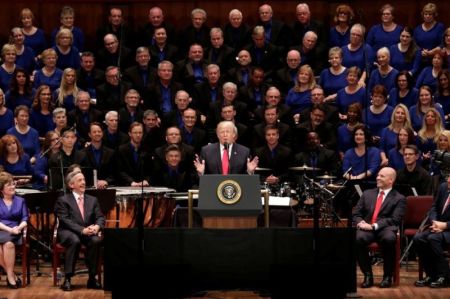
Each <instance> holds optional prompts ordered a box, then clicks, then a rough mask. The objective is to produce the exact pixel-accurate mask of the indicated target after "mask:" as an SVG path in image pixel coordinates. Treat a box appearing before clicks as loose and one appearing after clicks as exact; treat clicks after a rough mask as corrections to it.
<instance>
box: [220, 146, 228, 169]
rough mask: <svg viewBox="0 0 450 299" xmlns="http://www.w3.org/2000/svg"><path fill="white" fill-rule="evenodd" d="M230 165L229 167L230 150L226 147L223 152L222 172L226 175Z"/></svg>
mask: <svg viewBox="0 0 450 299" xmlns="http://www.w3.org/2000/svg"><path fill="white" fill-rule="evenodd" d="M228 167H229V161H228V150H227V149H226V148H224V149H223V153H222V174H225V175H227V174H228Z"/></svg>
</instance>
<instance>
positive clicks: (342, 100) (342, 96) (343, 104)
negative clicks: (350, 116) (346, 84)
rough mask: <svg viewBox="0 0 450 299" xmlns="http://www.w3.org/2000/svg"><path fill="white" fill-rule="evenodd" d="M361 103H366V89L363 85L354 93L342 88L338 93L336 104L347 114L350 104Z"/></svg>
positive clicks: (363, 105)
mask: <svg viewBox="0 0 450 299" xmlns="http://www.w3.org/2000/svg"><path fill="white" fill-rule="evenodd" d="M353 103H360V104H361V106H362V107H365V105H366V89H365V88H364V87H361V88H360V89H358V91H356V92H355V93H353V94H349V93H347V92H346V91H345V88H342V89H341V90H339V91H338V93H337V95H336V106H337V108H338V110H339V113H342V114H347V109H348V106H349V105H350V104H353Z"/></svg>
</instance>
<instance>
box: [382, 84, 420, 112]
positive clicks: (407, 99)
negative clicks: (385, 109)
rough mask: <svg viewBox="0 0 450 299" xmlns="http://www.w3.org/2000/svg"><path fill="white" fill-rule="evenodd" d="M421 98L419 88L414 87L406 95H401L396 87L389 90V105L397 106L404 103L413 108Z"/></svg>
mask: <svg viewBox="0 0 450 299" xmlns="http://www.w3.org/2000/svg"><path fill="white" fill-rule="evenodd" d="M418 99H419V91H418V90H417V88H415V87H413V88H411V89H410V90H409V92H408V93H407V94H406V96H404V97H400V96H399V94H398V90H397V88H396V87H394V88H392V89H391V91H390V92H389V102H388V105H389V106H391V107H395V106H397V105H398V104H404V105H405V106H406V107H408V108H411V107H412V106H414V105H415V104H416V103H417V100H418Z"/></svg>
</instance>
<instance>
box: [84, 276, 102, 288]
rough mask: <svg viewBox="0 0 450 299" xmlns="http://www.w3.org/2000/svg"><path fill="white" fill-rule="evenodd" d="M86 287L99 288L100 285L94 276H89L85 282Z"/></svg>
mask: <svg viewBox="0 0 450 299" xmlns="http://www.w3.org/2000/svg"><path fill="white" fill-rule="evenodd" d="M87 288H88V289H94V290H101V289H102V285H101V284H100V283H99V282H98V281H97V279H95V278H89V280H88V282H87Z"/></svg>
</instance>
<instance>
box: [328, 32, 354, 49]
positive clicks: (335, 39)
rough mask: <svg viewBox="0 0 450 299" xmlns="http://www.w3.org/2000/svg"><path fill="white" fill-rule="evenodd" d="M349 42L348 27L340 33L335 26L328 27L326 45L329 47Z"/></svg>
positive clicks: (340, 45)
mask: <svg viewBox="0 0 450 299" xmlns="http://www.w3.org/2000/svg"><path fill="white" fill-rule="evenodd" d="M349 43H350V28H349V29H348V30H347V31H345V32H344V34H342V33H340V32H339V31H337V30H336V27H331V28H330V35H329V36H328V45H329V48H332V47H339V48H341V47H344V46H345V45H348V44H349Z"/></svg>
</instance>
